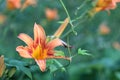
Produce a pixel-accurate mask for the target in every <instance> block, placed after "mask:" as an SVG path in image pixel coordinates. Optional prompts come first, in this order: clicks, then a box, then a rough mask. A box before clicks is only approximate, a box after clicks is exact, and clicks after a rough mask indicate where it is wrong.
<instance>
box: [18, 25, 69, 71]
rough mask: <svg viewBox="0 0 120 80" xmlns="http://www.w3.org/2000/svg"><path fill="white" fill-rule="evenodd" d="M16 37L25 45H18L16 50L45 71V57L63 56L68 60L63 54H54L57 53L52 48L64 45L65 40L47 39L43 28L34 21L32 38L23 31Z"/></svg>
mask: <svg viewBox="0 0 120 80" xmlns="http://www.w3.org/2000/svg"><path fill="white" fill-rule="evenodd" d="M63 24H65V23H63ZM66 26H67V25H66ZM18 38H19V39H21V40H23V41H24V42H25V43H26V44H27V46H25V47H23V46H18V47H17V48H16V51H18V52H19V54H20V56H22V57H24V58H33V59H35V61H36V63H37V64H38V65H39V67H40V69H41V71H45V69H46V59H50V58H63V59H67V60H69V58H67V57H64V56H55V54H57V53H55V51H54V48H55V47H57V46H64V45H65V44H64V43H65V42H63V41H62V40H61V39H59V38H54V39H52V40H50V41H48V40H47V37H46V35H45V31H44V29H43V28H42V26H40V25H37V24H36V23H35V24H34V40H33V39H32V38H31V37H30V36H28V35H27V34H24V33H21V34H20V35H19V36H18Z"/></svg>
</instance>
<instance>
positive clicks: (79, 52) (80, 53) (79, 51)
mask: <svg viewBox="0 0 120 80" xmlns="http://www.w3.org/2000/svg"><path fill="white" fill-rule="evenodd" d="M78 54H79V55H91V54H89V53H87V50H82V49H81V48H79V49H78Z"/></svg>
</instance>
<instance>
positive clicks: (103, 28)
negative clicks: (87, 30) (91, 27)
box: [99, 23, 110, 35]
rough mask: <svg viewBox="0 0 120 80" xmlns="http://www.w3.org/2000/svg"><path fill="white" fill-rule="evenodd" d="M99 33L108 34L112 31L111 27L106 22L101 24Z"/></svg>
mask: <svg viewBox="0 0 120 80" xmlns="http://www.w3.org/2000/svg"><path fill="white" fill-rule="evenodd" d="M99 33H100V34H102V35H106V34H109V33H110V28H109V27H108V26H107V25H106V24H104V23H103V24H101V25H100V26H99Z"/></svg>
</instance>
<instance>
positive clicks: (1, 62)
mask: <svg viewBox="0 0 120 80" xmlns="http://www.w3.org/2000/svg"><path fill="white" fill-rule="evenodd" d="M5 68H6V66H5V63H4V57H3V56H0V77H2V75H3V73H4V71H5Z"/></svg>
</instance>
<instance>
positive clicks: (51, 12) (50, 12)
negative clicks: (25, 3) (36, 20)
mask: <svg viewBox="0 0 120 80" xmlns="http://www.w3.org/2000/svg"><path fill="white" fill-rule="evenodd" d="M45 15H46V18H47V19H48V20H55V19H57V18H58V11H57V9H50V8H46V9H45Z"/></svg>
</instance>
